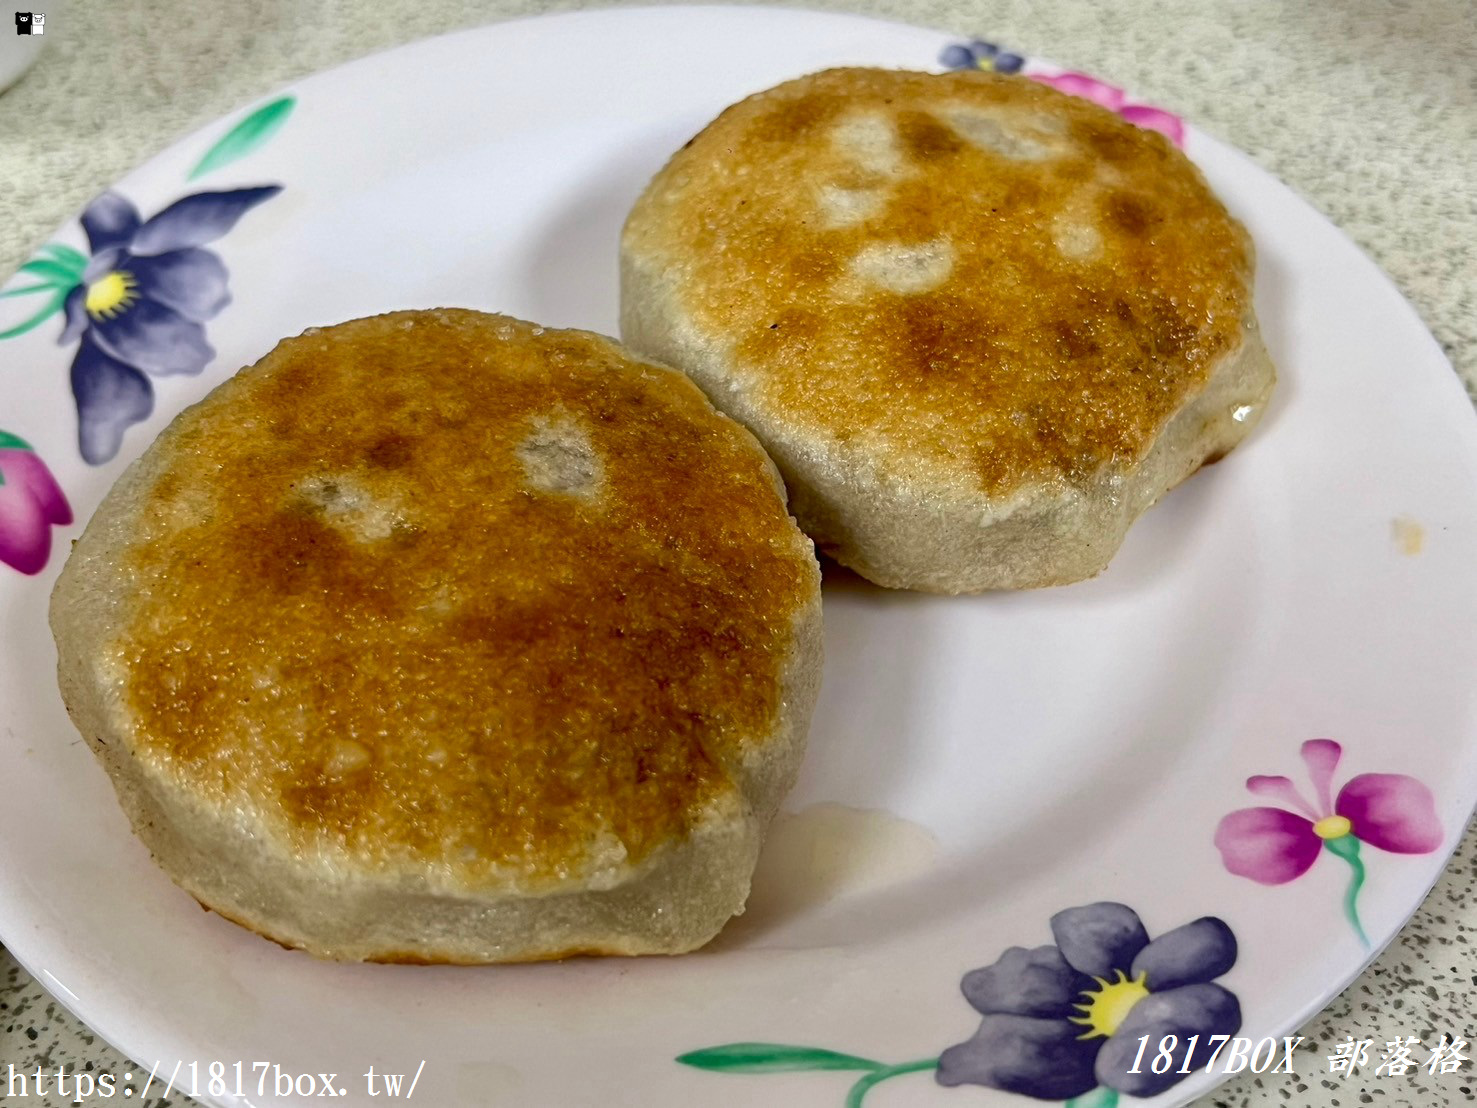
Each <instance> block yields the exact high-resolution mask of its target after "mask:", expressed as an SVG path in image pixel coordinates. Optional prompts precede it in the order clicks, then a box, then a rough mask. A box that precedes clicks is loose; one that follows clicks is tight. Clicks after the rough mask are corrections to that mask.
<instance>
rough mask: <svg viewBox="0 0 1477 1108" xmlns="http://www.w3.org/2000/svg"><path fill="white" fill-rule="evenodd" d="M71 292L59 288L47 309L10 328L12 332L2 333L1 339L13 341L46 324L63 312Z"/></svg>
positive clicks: (0, 334)
mask: <svg viewBox="0 0 1477 1108" xmlns="http://www.w3.org/2000/svg"><path fill="white" fill-rule="evenodd" d="M70 291H71V290H70V289H61V288H58V289H57V290H56V291H55V292H54V293H53V294H52V297H51V299H50V300H49V301H48V302H47V304H46V307H44V308H42V309H41V310H40V311H39V312H37V313H36V314H35V315H33V316H32V317H31V318H30V319H28V320H26V321H25V322H24V323H18V324H16V325H15V326H14V327H12V328H10V330H8V331H0V339H13V338H15V337H16V336H17V335H24V334H25V333H26V332H27V331H30V330H32V329H34V328H36V327H39V326H41V324H43V323H45V322H46V321H47V320H48V319H50V318H51V317H52V316H54V315H55V314H56V313H57V312H59V311H61V310H62V305H63V304H65V303H66V302H67V293H68V292H70Z"/></svg>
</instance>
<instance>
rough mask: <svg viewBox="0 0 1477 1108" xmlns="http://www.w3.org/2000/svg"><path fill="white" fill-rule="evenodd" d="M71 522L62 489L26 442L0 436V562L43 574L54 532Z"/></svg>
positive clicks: (7, 434)
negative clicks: (56, 528)
mask: <svg viewBox="0 0 1477 1108" xmlns="http://www.w3.org/2000/svg"><path fill="white" fill-rule="evenodd" d="M71 522H72V507H71V505H70V504H68V503H67V498H66V496H65V495H63V493H62V490H61V486H60V485H58V484H57V483H56V478H55V477H53V476H52V475H51V471H50V470H49V469H47V468H46V463H45V462H43V461H42V460H41V459H40V458H38V457H37V456H36V454H35V452H34V451H33V450H32V449H31V447H30V444H29V443H27V442H26V441H25V440H23V439H20V438H17V437H16V436H15V435H12V434H10V433H8V432H6V431H0V562H4V563H5V564H6V565H8V566H10V567H12V568H13V569H18V570H20V572H22V573H25V574H34V573H40V572H41V570H42V569H43V568H45V566H46V560H47V559H48V558H49V557H50V556H51V529H52V528H53V527H65V526H67V524H69V523H71Z"/></svg>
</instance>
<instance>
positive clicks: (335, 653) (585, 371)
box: [52, 310, 820, 962]
mask: <svg viewBox="0 0 1477 1108" xmlns="http://www.w3.org/2000/svg"><path fill="white" fill-rule="evenodd" d="M52 622H53V628H54V631H55V634H56V639H57V644H58V649H59V651H60V674H61V684H62V691H63V695H64V699H65V701H66V703H67V707H68V709H69V711H70V712H71V714H72V716H73V719H74V721H75V722H76V724H77V726H78V728H79V730H80V731H81V732H82V734H83V735H84V737H86V738H87V739H88V741H89V742H90V743H91V744H92V745H93V748H94V749H95V751H96V752H97V753H98V755H99V757H100V758H101V759H102V761H103V763H104V765H105V766H106V767H107V769H108V770H109V772H110V774H111V775H112V777H113V779H114V782H115V785H116V787H117V790H118V793H119V796H120V799H121V801H122V803H123V806H124V808H125V810H126V811H127V812H128V814H129V816H130V817H131V819H132V821H133V823H134V827H135V830H136V831H137V832H138V834H139V835H140V836H141V837H142V838H143V839H144V841H145V842H146V844H147V845H148V846H149V848H150V849H151V850H152V851H153V853H154V855H155V857H156V858H157V860H158V861H159V862H160V864H161V865H162V866H163V867H164V868H165V869H166V870H167V871H168V872H169V873H170V875H171V876H172V877H174V879H175V880H176V881H177V882H179V883H180V884H181V885H182V886H183V887H184V888H185V889H187V890H188V891H189V892H191V893H192V894H193V895H194V896H195V897H196V898H198V899H199V900H200V901H201V902H202V903H204V904H205V905H207V906H209V907H211V908H214V909H216V910H218V911H219V912H221V913H222V914H223V915H226V916H228V917H230V918H231V919H234V920H236V921H238V922H240V923H242V924H244V925H245V926H247V927H250V928H252V929H254V930H256V931H259V932H261V933H262V934H264V935H267V936H269V937H271V938H273V939H276V940H278V941H280V942H282V943H284V944H287V945H291V946H298V947H303V948H305V949H308V950H310V951H313V952H314V953H316V954H319V955H322V956H326V957H332V958H342V959H382V960H409V961H426V962H437V961H451V962H483V961H506V960H522V959H537V958H552V957H560V956H563V955H567V954H572V953H621V954H631V953H644V952H657V951H660V952H676V951H681V950H686V949H690V948H692V947H694V946H697V945H699V944H701V943H702V942H705V941H706V940H707V939H708V938H710V937H711V936H712V935H713V934H714V933H716V931H717V930H718V929H719V928H720V927H721V926H722V924H723V923H724V922H725V921H726V920H727V919H728V918H729V917H730V916H732V915H733V914H734V913H735V912H738V911H740V910H741V908H742V905H743V901H744V899H745V897H746V895H747V892H748V881H749V875H750V872H751V871H752V868H753V864H754V860H755V857H756V855H757V851H758V846H759V841H760V838H761V836H762V833H763V830H764V827H765V825H766V823H767V821H768V819H769V817H770V816H771V815H772V813H773V812H774V810H775V808H776V807H777V805H778V803H779V800H780V798H781V797H782V796H783V794H784V793H785V791H786V790H787V789H788V788H789V786H790V784H791V783H792V781H793V778H794V774H795V772H796V769H797V767H798V762H799V758H800V753H801V749H802V746H803V740H804V735H805V730H806V726H807V722H808V717H809V714H810V710H811V707H812V704H813V702H814V698H815V693H816V688H817V683H818V679H819V649H820V647H819V571H818V567H817V565H816V563H815V558H814V554H813V552H812V549H811V545H810V543H809V541H808V540H807V539H806V538H805V537H804V536H803V535H802V534H801V533H800V532H799V530H798V529H797V528H796V526H795V524H794V522H793V521H792V520H791V519H790V517H789V515H788V514H787V512H786V509H785V504H784V499H783V488H782V486H781V485H780V483H779V480H778V477H777V475H776V474H775V472H774V470H773V467H772V465H771V464H770V462H769V461H768V459H767V458H766V457H765V455H764V453H763V451H762V450H761V449H760V448H759V446H758V445H757V444H756V443H755V441H754V439H753V437H752V436H751V435H750V434H749V433H748V432H746V431H745V430H743V428H741V427H739V426H738V425H737V424H735V423H734V422H733V421H731V420H730V419H728V418H727V417H725V416H723V415H721V414H719V413H718V412H716V411H714V410H713V408H712V407H711V405H709V404H708V402H707V401H706V400H705V399H704V398H703V396H702V394H701V393H700V392H699V391H698V390H697V389H696V388H695V387H694V386H693V385H692V384H691V383H690V382H689V381H688V380H687V379H685V378H684V377H683V376H682V375H681V374H679V373H676V372H675V371H672V370H669V369H665V368H662V367H659V366H655V365H651V364H649V363H645V362H642V361H640V360H637V359H634V358H632V357H631V356H629V355H628V354H627V353H625V352H624V351H622V350H621V348H619V347H618V346H616V345H615V344H614V343H612V342H610V341H609V340H606V339H604V338H602V337H600V336H597V335H592V334H589V333H586V332H577V331H545V330H544V329H542V328H539V327H535V326H533V325H531V324H526V323H522V322H519V321H517V320H513V319H509V318H507V317H501V316H489V315H484V314H482V313H478V312H471V311H461V310H438V311H433V312H399V313H395V314H391V315H386V316H380V317H375V318H371V319H363V320H357V321H354V322H351V323H345V324H341V325H339V326H336V327H330V328H325V329H323V330H315V331H309V332H307V333H305V334H304V335H302V336H301V337H298V338H295V339H289V340H286V341H284V342H283V343H281V344H280V345H279V346H278V347H277V349H276V350H274V351H273V352H272V353H270V354H269V355H268V356H267V357H266V358H264V359H263V360H262V361H261V362H259V363H257V364H256V365H255V366H252V367H250V368H248V369H245V370H243V371H242V372H240V373H239V374H237V375H236V376H235V377H234V378H232V379H231V380H229V381H227V382H226V383H225V384H223V385H221V386H220V387H219V388H218V389H216V390H215V391H214V392H213V393H211V394H210V396H208V397H207V398H206V399H205V400H204V401H203V402H202V403H200V404H199V405H197V406H196V407H194V408H192V409H189V410H188V411H186V412H185V413H183V414H182V415H181V416H179V417H178V418H177V419H176V420H175V421H174V422H173V423H172V424H171V425H170V427H169V428H168V429H167V430H166V431H165V432H164V433H163V434H162V435H161V436H160V438H159V440H158V441H157V442H156V443H155V444H154V446H153V447H151V448H150V450H149V451H148V452H147V453H146V454H145V455H144V456H143V457H142V458H141V459H140V460H139V461H138V462H136V463H135V464H134V465H133V466H132V467H131V468H130V469H129V470H128V471H127V473H125V475H124V477H123V478H122V479H121V480H120V482H119V484H118V485H117V487H116V488H115V489H114V490H113V492H112V493H111V494H110V495H109V496H108V498H107V499H106V500H105V501H104V503H103V505H102V507H101V508H100V509H99V511H98V513H97V515H96V516H95V517H94V519H93V521H92V523H91V524H90V525H89V527H88V529H87V531H86V533H85V534H84V535H83V537H82V539H81V540H80V541H79V543H78V544H77V546H76V549H75V551H74V553H73V555H72V557H71V559H70V561H69V562H68V565H67V567H66V570H65V572H64V573H63V575H62V577H61V580H60V581H59V583H58V585H57V589H56V593H55V595H54V598H53V606H52Z"/></svg>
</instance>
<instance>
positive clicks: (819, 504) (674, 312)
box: [621, 252, 1276, 594]
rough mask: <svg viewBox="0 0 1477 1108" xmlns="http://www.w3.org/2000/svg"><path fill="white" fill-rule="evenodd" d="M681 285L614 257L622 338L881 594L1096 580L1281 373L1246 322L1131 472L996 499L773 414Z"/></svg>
mask: <svg viewBox="0 0 1477 1108" xmlns="http://www.w3.org/2000/svg"><path fill="white" fill-rule="evenodd" d="M679 285H680V281H679V279H678V278H676V277H674V275H673V272H672V270H671V269H670V268H667V267H655V266H653V267H648V266H647V264H646V261H645V259H643V258H641V257H640V256H638V255H634V254H632V253H630V252H626V253H623V255H622V258H621V290H622V291H621V333H622V337H623V339H624V340H625V341H626V342H629V343H630V344H631V345H632V346H633V347H635V348H636V349H638V350H641V351H643V352H645V353H646V354H648V355H649V356H650V357H653V358H656V359H657V360H658V361H662V362H665V363H667V364H670V365H675V366H681V367H683V369H684V370H685V371H686V372H687V373H688V374H689V375H690V376H691V377H692V379H693V380H694V381H696V382H697V383H698V384H699V385H700V386H701V387H702V388H703V390H704V391H705V392H706V393H707V394H708V396H709V397H710V398H711V399H712V401H713V403H714V404H715V405H717V406H718V407H719V408H720V409H722V410H723V411H725V412H727V413H728V414H729V415H731V416H733V418H734V419H736V420H738V421H739V422H740V423H742V424H744V425H745V426H746V427H748V428H750V429H751V430H752V431H753V432H754V434H755V436H756V437H757V438H758V439H759V441H760V442H761V443H762V444H763V445H764V448H765V450H767V451H768V452H769V456H770V457H771V458H772V459H773V460H774V462H775V464H776V465H777V466H778V467H779V469H780V473H781V474H782V475H783V476H784V479H785V483H786V485H787V486H788V488H789V493H790V510H791V511H792V512H793V513H794V514H795V518H796V519H797V520H799V521H800V525H801V526H802V527H803V528H804V529H805V531H806V533H807V534H808V535H810V537H811V538H813V539H814V540H815V542H816V545H817V546H818V547H819V548H820V549H821V550H823V551H825V552H826V553H827V554H829V555H830V556H832V557H833V558H835V559H836V560H837V561H839V562H841V563H842V564H843V565H846V566H848V567H849V568H851V569H854V570H856V571H857V572H858V573H860V574H861V575H862V576H863V577H865V578H867V579H868V580H869V581H872V582H874V583H875V584H878V585H883V586H885V587H888V588H898V589H915V590H918V591H920V592H934V593H945V594H958V593H973V592H981V591H984V590H987V589H1020V588H1042V587H1047V586H1051V585H1065V584H1070V583H1071V582H1073V581H1081V580H1085V579H1086V578H1089V577H1093V576H1095V575H1096V574H1098V573H1101V572H1102V571H1103V570H1104V569H1106V568H1107V566H1108V563H1109V562H1110V561H1111V560H1112V558H1113V555H1114V554H1116V553H1117V552H1118V549H1119V547H1120V546H1122V544H1123V539H1124V537H1125V536H1126V535H1127V534H1128V529H1129V527H1131V526H1132V524H1133V522H1134V520H1136V519H1137V518H1138V517H1139V516H1140V515H1142V514H1143V513H1144V512H1145V511H1147V510H1148V509H1149V508H1150V507H1152V506H1153V504H1154V503H1155V502H1156V501H1157V500H1158V499H1159V498H1160V497H1161V496H1163V495H1164V493H1166V492H1167V491H1169V490H1170V489H1172V488H1173V487H1174V486H1175V485H1177V484H1179V483H1180V482H1181V481H1183V480H1185V479H1186V478H1187V477H1190V476H1192V475H1193V474H1194V473H1195V472H1196V471H1197V470H1199V469H1200V467H1201V466H1202V465H1205V464H1208V463H1210V462H1214V461H1218V460H1219V459H1220V458H1221V457H1222V456H1224V455H1225V454H1226V453H1228V452H1229V451H1230V450H1232V449H1233V448H1234V447H1235V446H1236V445H1237V444H1238V443H1240V442H1241V440H1242V439H1244V438H1245V437H1246V435H1247V434H1248V433H1249V432H1250V431H1251V429H1252V427H1254V426H1255V425H1256V423H1257V421H1258V420H1259V419H1260V418H1261V415H1262V413H1263V411H1264V410H1265V408H1266V403H1267V400H1268V397H1269V395H1270V393H1271V390H1272V385H1273V382H1274V381H1275V379H1276V372H1275V370H1274V369H1273V366H1272V360H1271V358H1270V356H1269V355H1268V354H1267V349H1266V346H1265V345H1264V344H1263V343H1262V340H1261V336H1260V333H1259V332H1258V330H1257V327H1256V321H1255V319H1254V318H1250V319H1248V320H1247V322H1246V335H1245V341H1244V342H1243V343H1242V345H1241V346H1240V348H1239V349H1238V350H1236V351H1235V352H1234V353H1233V354H1231V355H1228V356H1226V357H1224V358H1222V359H1220V361H1219V362H1218V364H1217V365H1216V368H1215V370H1214V372H1213V373H1212V375H1211V376H1210V378H1209V379H1208V380H1207V381H1206V383H1205V385H1204V388H1203V389H1202V390H1201V391H1200V392H1199V393H1198V395H1197V396H1195V397H1194V398H1193V399H1191V400H1190V401H1189V402H1188V403H1186V404H1185V406H1184V407H1183V408H1181V409H1180V410H1179V411H1178V412H1177V413H1176V414H1175V415H1174V416H1173V418H1171V419H1170V421H1169V422H1168V423H1167V424H1166V425H1165V427H1164V429H1163V431H1162V432H1161V433H1160V435H1159V436H1158V438H1157V439H1156V440H1155V441H1154V444H1153V446H1152V448H1151V449H1150V451H1149V453H1148V454H1147V456H1146V457H1145V458H1144V459H1143V461H1142V462H1140V463H1139V464H1138V465H1137V466H1113V467H1109V468H1105V469H1103V470H1102V471H1100V472H1099V473H1097V474H1095V475H1094V476H1093V478H1092V480H1091V481H1088V482H1084V483H1081V484H1079V485H1077V486H1075V487H1073V488H1070V489H1064V488H1063V487H1061V486H1060V485H1057V486H1030V487H1026V488H1024V489H1021V490H1020V491H1018V492H1016V493H1015V494H1014V495H1012V496H1010V497H1009V498H1004V499H1002V498H1000V497H994V496H988V495H986V494H985V493H984V492H983V491H982V490H980V489H978V488H977V487H974V486H972V485H969V484H967V483H962V482H959V481H955V480H950V479H949V478H948V477H947V476H943V477H940V476H938V475H934V474H930V473H928V471H927V469H926V467H925V466H923V465H921V464H920V465H919V466H918V467H917V468H916V469H914V470H912V472H910V473H899V472H898V471H897V470H896V469H890V468H885V467H882V466H879V465H878V463H877V459H876V458H875V457H873V456H871V455H869V454H868V453H867V452H866V451H865V450H862V449H859V448H857V447H856V446H855V445H853V444H850V443H846V442H841V441H838V440H836V439H835V438H834V437H830V436H817V435H815V434H814V433H813V429H812V428H811V427H810V426H809V425H808V424H805V423H801V424H796V423H791V422H788V421H786V420H784V419H783V418H776V416H775V414H774V412H773V411H772V409H769V408H767V407H765V406H762V405H760V404H756V403H755V402H754V397H753V395H752V394H751V393H750V391H749V390H747V389H746V388H745V386H744V384H743V380H744V375H742V374H737V373H735V372H733V365H734V363H733V358H732V353H731V350H730V347H729V345H728V344H727V343H725V342H723V341H721V340H717V339H714V338H711V337H708V336H704V335H700V334H698V333H697V332H696V330H695V329H694V328H693V327H692V325H691V323H690V321H688V320H687V319H685V318H684V317H683V312H682V307H681V300H680V287H679ZM1238 413H1240V414H1239V416H1238Z"/></svg>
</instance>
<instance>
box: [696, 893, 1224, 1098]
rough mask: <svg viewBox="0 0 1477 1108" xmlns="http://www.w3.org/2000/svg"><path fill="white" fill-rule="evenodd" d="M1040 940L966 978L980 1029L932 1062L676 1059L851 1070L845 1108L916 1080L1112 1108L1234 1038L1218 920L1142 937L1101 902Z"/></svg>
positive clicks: (750, 1047)
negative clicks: (928, 1077)
mask: <svg viewBox="0 0 1477 1108" xmlns="http://www.w3.org/2000/svg"><path fill="white" fill-rule="evenodd" d="M1051 933H1052V938H1053V939H1055V940H1056V942H1055V944H1054V945H1048V946H1039V947H1035V948H1033V949H1029V950H1028V949H1026V948H1024V947H1018V946H1013V947H1010V948H1009V949H1007V950H1006V951H1005V952H1004V953H1003V954H1001V955H1000V957H999V958H998V959H997V960H996V961H995V962H994V963H993V964H992V965H989V966H985V967H984V968H982V969H977V970H971V971H970V972H969V973H967V974H965V975H964V979H963V981H961V982H960V989H961V990H962V991H963V993H964V999H965V1000H967V1001H969V1003H970V1004H971V1005H972V1006H973V1007H974V1008H975V1010H976V1011H978V1012H979V1013H980V1015H981V1017H982V1019H981V1021H980V1026H979V1030H978V1031H976V1032H975V1034H974V1035H973V1037H971V1038H970V1039H968V1040H966V1041H965V1042H962V1043H959V1044H958V1045H956V1046H951V1047H949V1048H948V1049H947V1050H945V1051H944V1052H943V1053H942V1054H941V1055H939V1057H937V1058H927V1059H922V1060H919V1061H914V1062H903V1063H900V1064H897V1065H888V1064H887V1063H884V1062H877V1061H874V1060H872V1059H869V1058H861V1057H858V1056H856V1055H851V1054H840V1053H837V1052H835V1051H830V1050H821V1049H816V1048H813V1047H801V1046H786V1045H783V1044H779V1043H727V1044H725V1045H723V1046H716V1047H709V1048H708V1049H706V1050H697V1051H692V1052H690V1053H688V1054H683V1055H681V1056H679V1057H678V1058H677V1061H678V1062H680V1063H682V1064H684V1065H688V1066H694V1067H696V1068H698V1069H706V1070H715V1071H719V1072H725V1073H778V1072H793V1071H798V1070H851V1071H854V1072H856V1071H859V1072H860V1074H861V1076H859V1077H858V1078H857V1079H856V1081H855V1083H854V1084H853V1085H852V1087H851V1090H850V1092H849V1093H848V1094H847V1097H846V1101H845V1103H846V1108H857V1106H858V1105H860V1104H861V1103H862V1101H863V1099H864V1098H865V1096H866V1094H867V1092H868V1090H870V1089H872V1088H873V1087H875V1086H876V1085H878V1084H880V1083H881V1082H883V1081H887V1080H890V1079H892V1078H894V1077H899V1076H901V1075H903V1074H907V1073H916V1072H919V1071H923V1070H933V1071H934V1078H935V1080H937V1081H938V1083H939V1084H941V1085H947V1086H957V1085H986V1086H989V1087H991V1088H996V1089H1001V1090H1003V1091H1005V1092H1010V1093H1019V1094H1021V1095H1023V1096H1029V1097H1033V1098H1035V1099H1037V1100H1049V1101H1066V1102H1067V1103H1068V1104H1069V1105H1072V1106H1073V1108H1109V1106H1110V1105H1113V1104H1116V1103H1117V1102H1118V1099H1119V1096H1120V1094H1121V1095H1127V1096H1134V1097H1149V1096H1155V1095H1157V1094H1159V1093H1162V1092H1163V1091H1164V1090H1166V1089H1168V1088H1170V1087H1171V1086H1173V1085H1175V1084H1176V1083H1178V1082H1179V1081H1182V1080H1183V1079H1184V1078H1185V1077H1186V1076H1188V1075H1189V1074H1190V1073H1191V1072H1193V1071H1194V1070H1195V1069H1197V1068H1199V1067H1201V1066H1203V1065H1204V1064H1205V1062H1206V1060H1207V1058H1208V1057H1209V1056H1210V1054H1211V1053H1212V1051H1213V1049H1214V1047H1213V1045H1212V1040H1213V1039H1214V1038H1215V1037H1217V1036H1229V1035H1234V1034H1236V1032H1237V1031H1239V1030H1240V1029H1241V1005H1240V1002H1239V1001H1238V1000H1237V998H1236V995H1235V994H1234V993H1232V992H1230V991H1229V990H1227V989H1226V988H1224V987H1223V986H1221V985H1218V984H1216V982H1215V979H1216V978H1218V977H1220V976H1221V975H1222V974H1224V973H1226V972H1227V971H1228V970H1230V969H1231V967H1232V966H1233V965H1235V964H1236V954H1237V948H1236V937H1235V935H1233V934H1232V933H1231V929H1230V928H1229V927H1228V926H1227V925H1226V923H1225V922H1224V921H1223V920H1220V919H1218V918H1216V917H1215V916H1204V917H1202V918H1200V919H1197V920H1194V921H1192V922H1190V923H1187V924H1185V925H1183V926H1181V927H1177V928H1175V929H1174V930H1172V931H1167V932H1165V933H1164V934H1162V935H1160V936H1159V937H1158V938H1157V939H1150V938H1149V933H1148V931H1147V930H1146V929H1145V927H1144V924H1143V921H1142V920H1140V919H1139V917H1138V914H1137V913H1136V912H1134V911H1133V909H1131V908H1129V907H1128V906H1126V905H1123V904H1116V903H1113V902H1102V903H1098V904H1087V905H1083V906H1081V907H1077V908H1067V909H1065V910H1063V911H1061V912H1058V913H1057V914H1056V915H1054V916H1052V917H1051ZM1170 1036H1173V1037H1174V1039H1173V1042H1174V1044H1175V1045H1174V1046H1173V1047H1170V1046H1169V1045H1168V1044H1169V1043H1170V1042H1171V1039H1170ZM1149 1043H1152V1044H1155V1045H1156V1046H1157V1045H1158V1044H1165V1046H1164V1050H1166V1051H1168V1054H1169V1062H1168V1063H1167V1064H1165V1065H1164V1066H1162V1067H1161V1066H1158V1065H1154V1066H1146V1065H1144V1064H1143V1054H1144V1049H1145V1045H1146V1044H1149Z"/></svg>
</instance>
